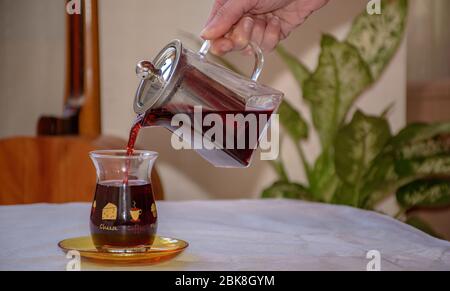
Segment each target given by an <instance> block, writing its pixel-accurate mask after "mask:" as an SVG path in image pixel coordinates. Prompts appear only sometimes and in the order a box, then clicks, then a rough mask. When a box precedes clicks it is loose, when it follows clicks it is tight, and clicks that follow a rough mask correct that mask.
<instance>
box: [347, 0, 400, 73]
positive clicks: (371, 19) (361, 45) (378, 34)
mask: <svg viewBox="0 0 450 291" xmlns="http://www.w3.org/2000/svg"><path fill="white" fill-rule="evenodd" d="M381 6H382V13H381V14H380V15H369V14H368V13H367V12H366V11H365V12H363V14H361V15H360V16H359V17H357V18H356V19H355V21H354V23H353V25H352V29H351V31H350V34H349V36H348V38H347V41H348V42H349V43H350V44H352V45H353V46H354V47H356V48H357V49H358V50H359V52H360V54H361V56H362V58H363V59H364V60H365V62H366V63H367V64H368V65H369V67H370V70H371V73H372V76H373V78H374V79H375V80H376V79H378V77H379V76H380V75H381V73H382V72H383V70H384V69H385V68H386V66H387V64H388V63H389V62H390V60H391V59H392V57H393V56H394V54H395V52H396V51H397V49H398V47H399V46H400V44H401V42H402V40H403V35H404V32H405V27H406V18H407V14H408V1H407V0H382V2H381Z"/></svg>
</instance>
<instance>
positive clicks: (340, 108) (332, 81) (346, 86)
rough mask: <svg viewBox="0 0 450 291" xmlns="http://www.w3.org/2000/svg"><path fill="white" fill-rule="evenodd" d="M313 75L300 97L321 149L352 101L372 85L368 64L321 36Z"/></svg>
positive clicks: (342, 44) (346, 46) (342, 45)
mask: <svg viewBox="0 0 450 291" xmlns="http://www.w3.org/2000/svg"><path fill="white" fill-rule="evenodd" d="M321 47H322V52H321V55H320V59H319V65H318V67H317V69H316V71H315V72H314V73H313V74H312V75H311V77H310V78H308V79H307V80H306V81H305V82H304V88H303V96H304V98H305V99H306V100H307V101H308V102H309V104H310V107H311V111H312V118H313V122H314V125H315V127H316V129H317V130H318V133H319V137H320V140H321V143H322V146H323V147H324V148H327V147H328V146H329V145H330V144H331V143H332V142H333V140H334V137H335V134H336V131H337V129H338V128H339V126H340V125H341V124H342V123H343V121H344V119H345V116H346V114H347V112H348V110H349V109H350V107H351V105H352V104H353V102H354V101H355V99H356V98H357V97H358V96H359V95H360V94H361V93H362V92H363V91H364V89H366V88H367V87H368V86H369V85H370V84H371V82H372V77H371V74H370V70H369V68H368V67H367V64H366V63H365V62H364V61H363V60H362V58H361V56H360V55H359V53H358V51H357V50H356V49H355V48H354V47H353V46H352V45H350V44H348V43H346V42H339V41H337V40H336V39H335V38H334V37H332V36H329V35H324V36H323V38H322V42H321Z"/></svg>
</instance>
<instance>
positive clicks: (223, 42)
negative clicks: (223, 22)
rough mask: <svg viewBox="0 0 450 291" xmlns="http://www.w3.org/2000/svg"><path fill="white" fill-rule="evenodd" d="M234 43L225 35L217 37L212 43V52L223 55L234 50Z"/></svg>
mask: <svg viewBox="0 0 450 291" xmlns="http://www.w3.org/2000/svg"><path fill="white" fill-rule="evenodd" d="M233 47H234V44H233V42H232V41H231V40H230V39H228V38H225V37H222V38H219V39H216V40H214V41H212V43H211V49H210V51H211V53H213V54H215V55H216V56H223V55H224V54H226V53H228V52H230V51H232V50H233Z"/></svg>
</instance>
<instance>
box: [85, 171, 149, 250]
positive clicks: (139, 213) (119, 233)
mask: <svg viewBox="0 0 450 291" xmlns="http://www.w3.org/2000/svg"><path fill="white" fill-rule="evenodd" d="M90 228H91V235H92V240H93V242H94V245H95V246H96V247H97V248H99V249H110V248H121V247H140V246H149V245H151V244H152V243H153V240H154V237H155V234H156V229H157V214H156V205H155V200H154V198H153V192H152V187H151V184H150V183H148V182H146V181H139V180H129V181H128V183H127V184H124V183H123V181H122V180H117V181H104V182H101V183H99V184H97V189H96V191H95V198H94V202H93V205H92V211H91V220H90Z"/></svg>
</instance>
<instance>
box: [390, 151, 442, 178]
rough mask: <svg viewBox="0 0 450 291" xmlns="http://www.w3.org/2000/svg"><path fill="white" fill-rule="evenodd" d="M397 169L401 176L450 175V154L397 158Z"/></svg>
mask: <svg viewBox="0 0 450 291" xmlns="http://www.w3.org/2000/svg"><path fill="white" fill-rule="evenodd" d="M395 171H396V173H397V174H398V175H399V177H400V178H406V177H418V178H419V177H427V176H450V154H443V155H436V156H431V157H423V158H416V159H401V160H396V161H395Z"/></svg>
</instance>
